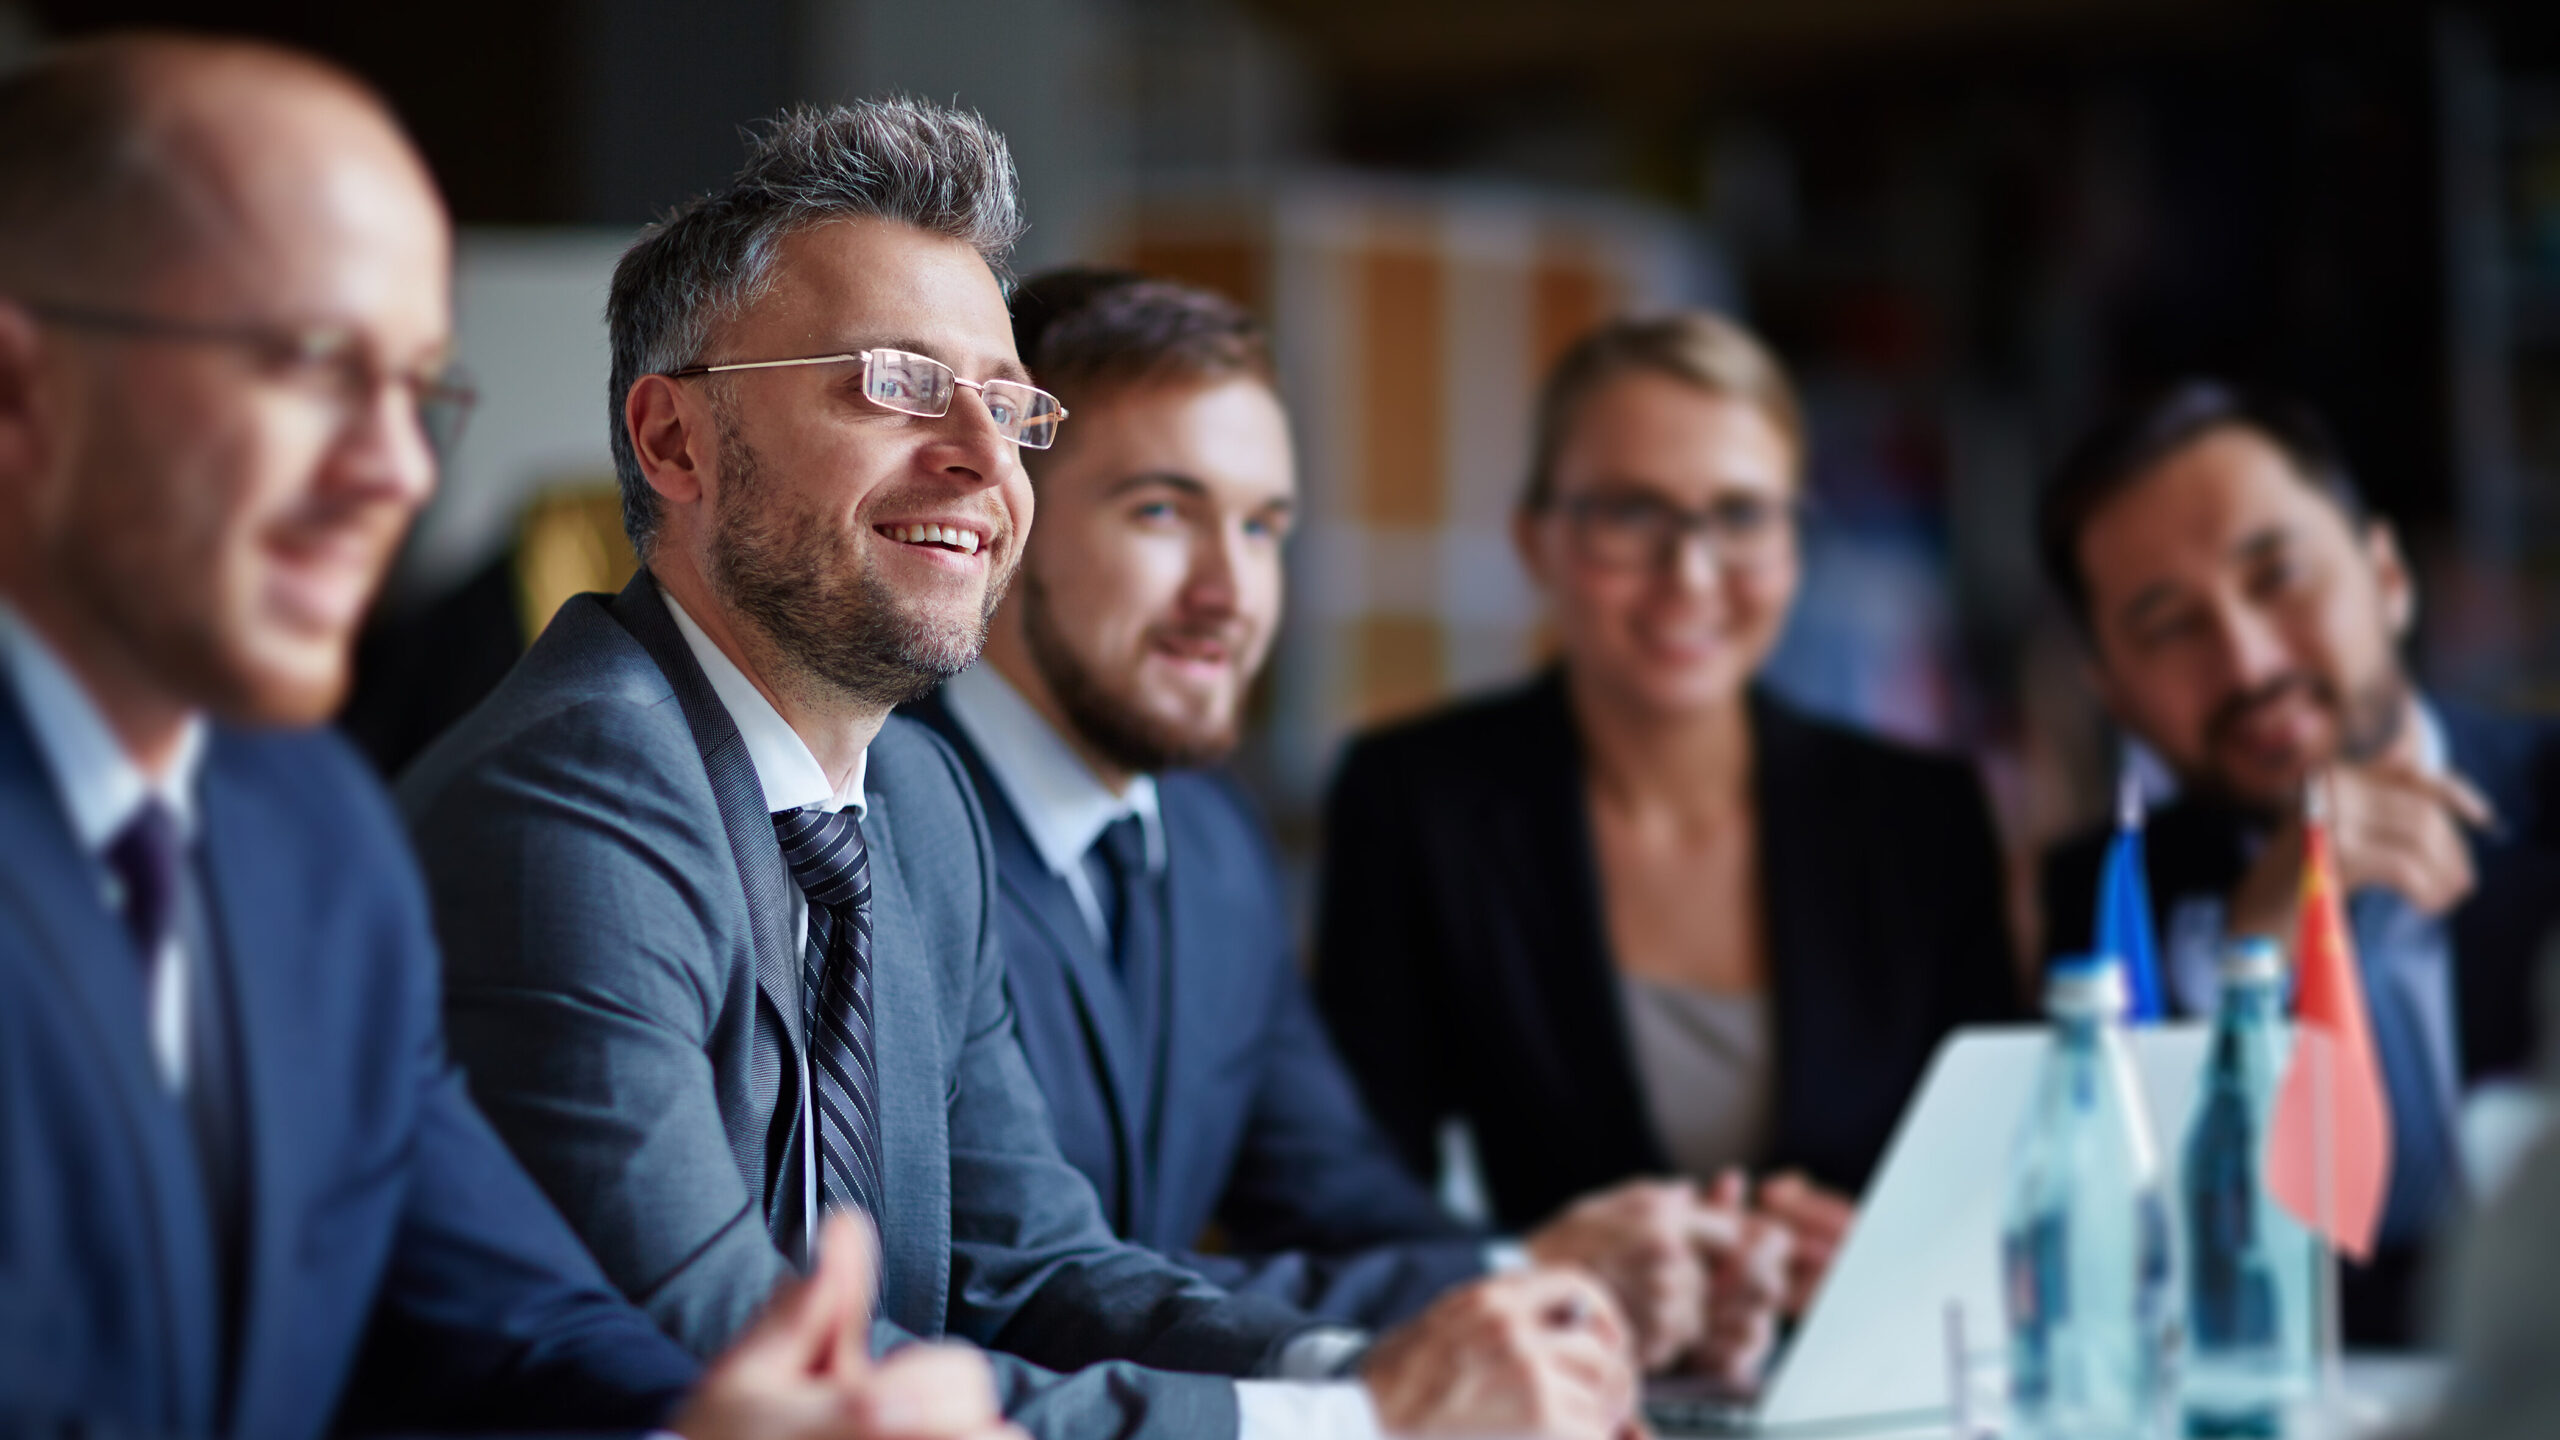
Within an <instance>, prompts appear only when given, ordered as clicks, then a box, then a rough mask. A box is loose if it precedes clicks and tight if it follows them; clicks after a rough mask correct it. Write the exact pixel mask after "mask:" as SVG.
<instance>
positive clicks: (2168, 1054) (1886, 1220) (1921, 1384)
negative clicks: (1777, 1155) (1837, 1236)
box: [1646, 1024, 2209, 1440]
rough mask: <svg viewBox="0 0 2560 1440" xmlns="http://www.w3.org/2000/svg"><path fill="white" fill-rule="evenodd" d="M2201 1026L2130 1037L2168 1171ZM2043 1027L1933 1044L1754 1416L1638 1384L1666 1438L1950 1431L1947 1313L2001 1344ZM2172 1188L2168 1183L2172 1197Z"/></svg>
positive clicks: (1974, 1343)
mask: <svg viewBox="0 0 2560 1440" xmlns="http://www.w3.org/2000/svg"><path fill="white" fill-rule="evenodd" d="M2208 1035H2209V1031H2208V1027H2207V1026H2205V1025H2203V1024H2181V1025H2164V1026H2154V1027H2145V1028H2142V1029H2136V1030H2129V1031H2127V1032H2126V1036H2125V1038H2126V1040H2127V1042H2128V1048H2129V1049H2130V1050H2131V1052H2132V1058H2133V1066H2134V1071H2135V1073H2136V1075H2137V1076H2138V1077H2139V1079H2140V1082H2141V1085H2142V1090H2143V1098H2144V1100H2145V1103H2146V1105H2147V1107H2148V1109H2149V1111H2150V1115H2151V1128H2152V1134H2153V1137H2154V1138H2155V1139H2156V1140H2157V1141H2158V1142H2159V1144H2160V1146H2161V1151H2162V1158H2163V1160H2164V1162H2165V1164H2166V1165H2167V1167H2168V1168H2167V1172H2166V1175H2165V1177H2164V1178H2165V1179H2166V1181H2167V1183H2168V1184H2170V1185H2171V1186H2172V1187H2174V1186H2175V1185H2176V1183H2177V1177H2176V1164H2177V1158H2178V1154H2179V1151H2180V1150H2181V1149H2182V1148H2183V1145H2184V1140H2185V1137H2186V1131H2187V1125H2188V1122H2189V1119H2190V1118H2191V1117H2192V1115H2193V1114H2194V1110H2195V1102H2196V1087H2197V1084H2198V1081H2199V1080H2200V1079H2201V1078H2202V1074H2203V1070H2204V1060H2205V1052H2206V1043H2207V1040H2208ZM2046 1041H2047V1031H2046V1029H2045V1027H2043V1026H2041V1025H2012V1026H1988V1027H1974V1028H1969V1029H1965V1030H1960V1031H1958V1032H1956V1033H1955V1034H1953V1035H1951V1036H1949V1037H1948V1038H1947V1039H1946V1041H1945V1042H1944V1043H1942V1044H1941V1045H1940V1046H1939V1047H1938V1053H1937V1055H1936V1056H1935V1057H1934V1058H1932V1059H1931V1061H1930V1062H1929V1070H1928V1073H1927V1075H1926V1076H1925V1078H1923V1080H1922V1081H1921V1085H1920V1091H1919V1094H1918V1096H1917V1098H1915V1099H1914V1100H1913V1101H1912V1103H1911V1104H1910V1105H1909V1106H1908V1107H1907V1108H1906V1109H1905V1110H1904V1111H1903V1114H1902V1120H1901V1123H1900V1124H1899V1125H1897V1126H1896V1127H1895V1129H1894V1134H1893V1141H1892V1143H1891V1144H1890V1145H1889V1146H1887V1147H1886V1150H1885V1156H1884V1163H1883V1164H1882V1165H1881V1166H1879V1167H1878V1168H1877V1171H1876V1176H1875V1179H1874V1180H1873V1181H1872V1182H1871V1183H1870V1184H1869V1185H1868V1187H1867V1193H1866V1198H1865V1200H1864V1201H1863V1202H1862V1203H1861V1205H1860V1207H1859V1212H1858V1223H1857V1225H1856V1226H1855V1228H1853V1229H1852V1230H1851V1231H1850V1233H1849V1239H1848V1243H1847V1244H1846V1245H1844V1246H1843V1247H1842V1248H1841V1251H1840V1254H1839V1256H1838V1258H1837V1259H1835V1260H1834V1261H1833V1262H1832V1266H1831V1274H1830V1276H1829V1278H1828V1279H1826V1280H1825V1281H1824V1282H1823V1287H1822V1291H1821V1293H1820V1294H1819V1295H1818V1296H1816V1298H1815V1300H1814V1304H1813V1309H1812V1311H1811V1313H1809V1314H1807V1315H1806V1316H1805V1319H1804V1323H1803V1324H1802V1325H1801V1326H1800V1327H1798V1329H1797V1331H1796V1335H1795V1338H1794V1342H1793V1343H1792V1344H1791V1345H1789V1346H1788V1348H1787V1352H1786V1354H1785V1355H1784V1356H1783V1357H1782V1358H1781V1360H1780V1362H1779V1367H1778V1370H1777V1373H1776V1374H1775V1375H1774V1376H1773V1377H1772V1378H1771V1381H1770V1383H1769V1385H1768V1386H1767V1388H1766V1390H1765V1392H1764V1393H1765V1396H1766V1398H1765V1399H1764V1400H1762V1401H1761V1402H1760V1404H1759V1405H1758V1406H1756V1407H1744V1406H1740V1405H1736V1404H1734V1403H1733V1402H1732V1401H1731V1400H1730V1399H1727V1398H1724V1397H1716V1396H1713V1395H1708V1394H1703V1393H1699V1394H1690V1393H1684V1392H1682V1391H1681V1390H1679V1389H1678V1388H1677V1387H1676V1386H1674V1387H1667V1388H1648V1390H1647V1396H1646V1408H1647V1412H1648V1414H1649V1415H1650V1416H1652V1417H1653V1418H1654V1420H1655V1423H1656V1424H1657V1426H1659V1427H1660V1428H1661V1429H1662V1430H1663V1431H1664V1432H1665V1433H1666V1434H1682V1435H1715V1434H1741V1433H1749V1434H1755V1435H1760V1436H1766V1437H1771V1440H1822V1437H1829V1436H1841V1437H1847V1436H1853V1435H1854V1436H1859V1437H1872V1440H1884V1437H1892V1436H1901V1435H1909V1436H1944V1435H1946V1434H1948V1433H1949V1426H1950V1424H1951V1422H1952V1420H1953V1418H1954V1412H1953V1409H1952V1401H1953V1399H1954V1395H1953V1393H1952V1390H1951V1382H1952V1375H1953V1370H1954V1367H1953V1366H1952V1365H1951V1363H1950V1355H1949V1344H1948V1334H1949V1330H1948V1321H1947V1314H1948V1307H1949V1306H1950V1305H1953V1306H1957V1307H1960V1313H1961V1315H1962V1317H1963V1319H1962V1326H1963V1335H1964V1342H1963V1343H1964V1348H1965V1350H1966V1351H1967V1352H1969V1354H1971V1355H1975V1356H1981V1357H1984V1358H1986V1359H1987V1358H1989V1357H1991V1356H1996V1355H1998V1354H1999V1353H2000V1351H2001V1349H2002V1347H2003V1346H2004V1345H2005V1344H2006V1341H2007V1317H2006V1316H2005V1314H2004V1313H2003V1312H2002V1310H2001V1300H2000V1220H2001V1212H2002V1210H2003V1208H2004V1207H2005V1206H2006V1205H2007V1203H2008V1191H2009V1159H2010V1151H2011V1149H2012V1148H2013V1147H2014V1145H2015V1143H2016V1140H2017V1135H2018V1128H2019V1126H2020V1125H2021V1124H2023V1123H2024V1121H2025V1117H2026V1112H2027V1104H2028V1100H2029V1097H2030V1095H2031V1093H2032V1092H2033V1090H2034V1088H2035V1082H2036V1076H2037V1072H2038V1071H2039V1069H2040V1068H2041V1067H2042V1065H2043V1063H2044V1054H2045V1045H2046ZM2170 1193H2172V1194H2173V1195H2174V1194H2175V1190H2174V1188H2173V1189H2172V1191H2171V1192H2170Z"/></svg>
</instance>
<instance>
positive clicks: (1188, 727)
mask: <svg viewBox="0 0 2560 1440" xmlns="http://www.w3.org/2000/svg"><path fill="white" fill-rule="evenodd" d="M1022 638H1023V642H1024V646H1025V648H1026V649H1028V650H1029V651H1030V653H1031V663H1032V666H1033V668H1035V669H1037V670H1038V671H1039V672H1040V678H1041V680H1042V681H1043V682H1044V683H1045V684H1047V685H1048V687H1049V693H1050V694H1051V695H1052V696H1054V697H1056V699H1057V702H1058V708H1059V709H1061V710H1063V711H1065V712H1066V716H1067V723H1068V724H1069V725H1072V726H1073V727H1075V731H1076V734H1077V735H1078V736H1080V737H1081V738H1082V739H1083V740H1084V742H1085V743H1086V744H1087V745H1090V746H1092V747H1093V749H1094V750H1095V751H1096V752H1097V753H1099V754H1100V755H1101V756H1102V757H1103V758H1104V759H1106V760H1108V761H1110V762H1111V763H1112V764H1113V765H1116V766H1118V767H1119V768H1121V769H1123V770H1126V771H1129V772H1130V773H1132V774H1140V775H1151V774H1154V773H1156V772H1157V771H1160V770H1181V769H1189V768H1191V767H1194V766H1200V765H1214V764H1216V763H1218V762H1219V761H1221V760H1224V759H1226V758H1227V756H1229V755H1231V754H1233V753H1235V748H1236V741H1237V738H1238V737H1237V727H1236V711H1237V709H1238V708H1240V707H1230V708H1229V710H1228V712H1227V718H1226V719H1225V721H1224V722H1222V723H1209V724H1200V725H1193V724H1186V723H1184V722H1182V721H1180V720H1171V719H1167V718H1165V717H1164V716H1161V715H1157V714H1153V713H1151V712H1149V711H1147V710H1146V709H1144V708H1142V707H1140V706H1139V705H1138V704H1136V703H1135V702H1133V701H1131V700H1130V699H1128V698H1127V697H1125V696H1123V695H1121V694H1119V693H1118V692H1116V691H1114V690H1113V689H1112V688H1111V686H1110V684H1109V683H1108V682H1106V681H1105V680H1104V679H1103V677H1102V676H1101V675H1099V674H1097V673H1096V672H1095V671H1094V669H1093V667H1091V666H1089V665H1087V664H1085V662H1084V659H1083V657H1082V656H1079V655H1078V654H1077V653H1076V651H1075V647H1074V646H1073V645H1072V644H1071V643H1070V642H1069V641H1068V639H1067V636H1066V632H1065V630H1064V629H1063V628H1061V627H1060V626H1059V624H1058V622H1057V615H1056V611H1055V609H1054V608H1053V607H1052V606H1051V604H1050V600H1049V592H1048V587H1046V586H1044V585H1042V584H1041V583H1040V577H1039V576H1038V575H1037V574H1033V573H1027V572H1026V573H1025V574H1024V575H1023V577H1022Z"/></svg>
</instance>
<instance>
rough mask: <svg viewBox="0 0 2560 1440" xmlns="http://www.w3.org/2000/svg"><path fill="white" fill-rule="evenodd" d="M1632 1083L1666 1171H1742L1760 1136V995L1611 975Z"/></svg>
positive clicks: (1765, 1078) (1763, 1033)
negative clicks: (1648, 1112) (1665, 1158)
mask: <svg viewBox="0 0 2560 1440" xmlns="http://www.w3.org/2000/svg"><path fill="white" fill-rule="evenodd" d="M1618 993H1619V996H1620V998H1621V1003H1622V1004H1623V1005H1624V1006H1625V1007H1626V1012H1627V1039H1628V1041H1629V1043H1630V1046H1631V1047H1632V1049H1633V1050H1634V1052H1635V1065H1636V1081H1637V1083H1638V1084H1639V1085H1640V1086H1642V1087H1643V1090H1644V1098H1645V1102H1646V1104H1648V1105H1649V1106H1650V1107H1652V1110H1653V1123H1654V1128H1655V1131H1656V1132H1657V1134H1658V1136H1659V1138H1660V1139H1661V1141H1662V1148H1663V1150H1664V1151H1665V1152H1666V1153H1668V1154H1669V1155H1670V1156H1671V1163H1672V1165H1673V1166H1674V1167H1675V1168H1676V1169H1678V1170H1679V1172H1680V1173H1681V1174H1683V1175H1686V1176H1688V1177H1690V1178H1691V1179H1693V1180H1701V1181H1705V1180H1713V1179H1714V1178H1715V1177H1716V1175H1717V1174H1718V1172H1720V1171H1722V1170H1724V1169H1725V1168H1726V1167H1728V1166H1742V1167H1746V1168H1747V1167H1749V1166H1750V1165H1751V1164H1753V1163H1754V1162H1755V1161H1757V1160H1758V1159H1759V1158H1760V1153H1761V1147H1762V1146H1763V1145H1764V1144H1766V1143H1767V1140H1768V1136H1769V1090H1770V1065H1769V998H1768V996H1767V995H1765V994H1758V993H1738V992H1727V991H1717V990H1701V989H1699V988H1698V987H1696V986H1694V985H1669V984H1663V983H1660V982H1658V981H1653V980H1639V979H1636V978H1635V977H1633V976H1629V975H1621V976H1619V977H1618Z"/></svg>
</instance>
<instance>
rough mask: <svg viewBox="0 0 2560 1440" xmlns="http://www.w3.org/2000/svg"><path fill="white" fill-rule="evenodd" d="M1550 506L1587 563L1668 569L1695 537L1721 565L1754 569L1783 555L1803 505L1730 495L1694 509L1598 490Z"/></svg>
mask: <svg viewBox="0 0 2560 1440" xmlns="http://www.w3.org/2000/svg"><path fill="white" fill-rule="evenodd" d="M1555 508H1556V509H1557V510H1558V511H1560V512H1561V513H1562V514H1563V516H1564V520H1565V525H1566V533H1567V535H1568V536H1569V537H1570V538H1571V540H1572V543H1573V551H1574V555H1575V557H1576V558H1577V559H1579V560H1581V561H1582V562H1583V563H1584V564H1587V565H1595V566H1599V567H1601V568H1604V569H1610V570H1642V569H1651V568H1656V567H1663V566H1668V565H1670V564H1672V563H1674V562H1675V561H1676V559H1677V558H1678V556H1679V554H1680V552H1681V551H1682V550H1683V549H1685V548H1686V547H1687V544H1688V539H1689V537H1690V536H1692V535H1695V536H1697V537H1698V538H1699V539H1700V540H1702V541H1704V542H1705V544H1706V547H1707V554H1708V556H1709V557H1710V558H1712V559H1713V560H1714V561H1715V563H1716V564H1717V565H1718V566H1719V567H1721V568H1723V569H1727V570H1734V571H1756V570H1763V569H1766V568H1768V567H1769V566H1770V565H1772V564H1775V563H1776V562H1777V561H1778V560H1779V559H1780V558H1781V557H1782V556H1784V555H1785V554H1786V553H1787V547H1788V545H1789V543H1790V542H1791V541H1792V540H1793V539H1794V536H1795V533H1796V530H1797V528H1798V527H1799V526H1800V525H1801V524H1802V522H1803V519H1804V514H1805V510H1806V503H1805V502H1804V501H1803V500H1802V499H1800V498H1797V497H1795V496H1779V495H1756V494H1728V495H1723V496H1719V497H1718V498H1717V499H1715V500H1714V501H1712V502H1710V503H1709V504H1708V505H1707V506H1706V507H1705V508H1704V509H1698V510H1692V509H1688V508H1686V507H1684V506H1679V505H1674V504H1672V503H1671V502H1670V501H1668V500H1664V499H1662V498H1661V497H1659V496H1655V495H1645V494H1636V493H1603V494H1597V495H1575V496H1571V497H1568V498H1566V499H1563V500H1559V501H1557V502H1555Z"/></svg>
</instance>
